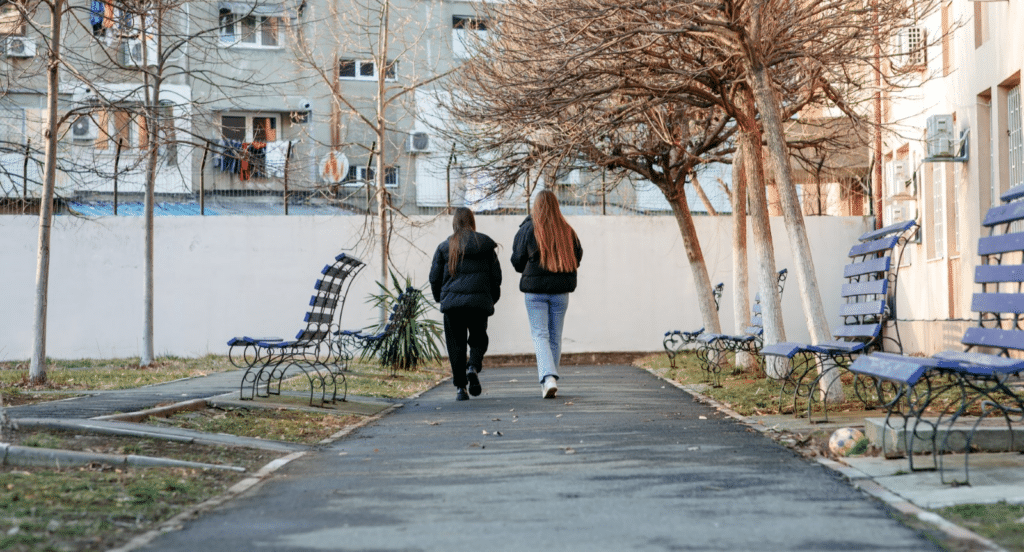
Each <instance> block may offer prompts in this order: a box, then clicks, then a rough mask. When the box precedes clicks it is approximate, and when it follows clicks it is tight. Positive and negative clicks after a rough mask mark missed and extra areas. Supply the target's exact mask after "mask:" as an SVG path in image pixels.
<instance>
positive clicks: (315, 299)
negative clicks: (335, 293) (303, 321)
mask: <svg viewBox="0 0 1024 552" xmlns="http://www.w3.org/2000/svg"><path fill="white" fill-rule="evenodd" d="M309 306H311V307H321V308H327V309H333V308H335V307H337V306H338V299H337V298H336V297H321V296H319V295H314V296H312V297H310V298H309Z"/></svg>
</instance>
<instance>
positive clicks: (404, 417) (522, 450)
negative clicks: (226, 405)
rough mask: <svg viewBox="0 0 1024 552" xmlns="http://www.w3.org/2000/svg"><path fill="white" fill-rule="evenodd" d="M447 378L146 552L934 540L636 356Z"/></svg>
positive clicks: (759, 546) (788, 546) (878, 545)
mask: <svg viewBox="0 0 1024 552" xmlns="http://www.w3.org/2000/svg"><path fill="white" fill-rule="evenodd" d="M563 376H564V377H563V379H562V381H561V391H560V393H559V397H558V399H555V400H542V399H541V398H540V386H539V385H537V383H536V373H535V369H534V368H504V369H492V370H487V371H485V372H484V373H483V374H482V377H481V379H482V381H483V384H484V394H483V395H482V396H480V397H477V398H474V399H472V400H470V401H467V402H455V401H454V391H453V389H452V387H451V386H450V385H442V386H440V387H438V388H437V389H434V390H432V391H429V392H427V393H426V394H424V395H423V396H422V397H420V398H419V399H416V400H414V401H410V402H409V403H408V404H406V406H405V407H404V408H400V409H398V410H397V411H395V412H394V413H392V414H390V415H388V416H385V417H384V418H382V419H380V420H379V421H377V422H376V423H374V424H371V425H369V426H367V427H364V428H361V429H359V430H358V431H356V432H355V433H353V434H351V435H349V436H348V437H346V438H344V439H342V440H340V441H337V442H335V443H334V444H333V445H331V446H329V447H326V448H324V449H322V450H319V451H317V452H314V453H311V454H306V455H305V456H303V457H302V458H299V459H298V460H295V461H293V462H291V463H289V464H287V465H286V466H284V467H283V468H281V469H280V470H279V471H277V472H276V473H275V475H274V476H272V477H271V478H270V479H268V480H267V481H266V482H264V483H263V484H261V485H259V486H257V487H255V488H254V489H251V490H250V491H248V492H247V493H245V494H243V495H242V496H241V497H239V498H238V499H236V500H233V501H230V502H228V503H227V504H224V505H223V506H221V507H220V508H218V509H215V510H212V511H208V512H204V513H203V514H202V515H201V516H199V518H198V519H196V520H194V521H191V522H188V523H186V524H185V526H184V527H183V528H182V529H181V530H179V531H172V532H170V533H166V534H164V535H162V536H160V537H158V538H157V539H155V540H153V541H152V542H150V543H149V544H148V545H146V546H144V547H143V548H142V549H143V550H167V551H180V550H216V551H217V552H229V551H234V550H238V551H246V552H251V551H252V550H275V551H278V550H296V551H297V550H302V551H311V550H360V551H369V550H373V551H388V550H394V551H413V550H428V551H429V550H445V551H462V550H465V551H474V552H477V551H482V550H487V551H492V550H572V551H603V550H608V551H622V550H728V551H743V550H758V551H763V550H779V551H795V550H801V551H804V550H807V551H810V550H822V551H832V550H914V551H918V550H938V548H937V547H936V546H935V545H933V544H932V543H931V542H929V541H928V540H927V539H925V538H924V537H923V536H922V535H921V534H919V533H918V532H916V531H914V530H911V529H909V528H907V527H905V526H903V525H901V524H900V523H899V522H897V521H895V520H894V519H892V518H891V517H890V515H889V512H888V511H887V510H886V508H885V507H884V506H883V505H882V504H881V503H880V502H877V501H875V500H873V499H871V498H868V497H867V496H866V495H865V494H863V493H861V492H859V491H856V490H854V489H853V488H852V487H851V486H850V485H849V484H847V483H846V482H845V481H843V480H842V479H841V478H840V477H839V476H838V475H837V474H836V473H835V472H832V471H830V470H828V469H826V468H824V467H822V466H821V465H819V464H817V463H812V462H808V461H806V460H803V459H801V458H799V457H797V456H796V455H794V454H793V453H792V452H791V451H789V450H788V449H786V448H784V447H782V446H780V445H777V444H776V443H774V442H772V441H771V440H770V439H768V438H766V437H765V436H763V435H761V434H760V433H758V432H755V431H752V430H751V429H749V428H748V427H747V426H746V425H744V424H741V423H738V422H737V421H735V420H733V419H730V418H727V417H725V416H724V415H723V414H721V413H719V412H718V411H716V410H714V409H712V408H711V407H708V406H706V405H702V404H700V403H697V402H696V401H694V400H693V399H692V398H691V396H690V395H689V394H687V393H685V392H684V391H682V390H680V389H677V388H675V387H673V386H671V385H668V384H666V383H665V382H663V381H661V380H659V379H657V378H655V377H654V376H652V375H650V374H648V373H647V372H644V371H642V370H638V369H636V368H632V367H628V366H600V367H593V366H587V367H565V368H563Z"/></svg>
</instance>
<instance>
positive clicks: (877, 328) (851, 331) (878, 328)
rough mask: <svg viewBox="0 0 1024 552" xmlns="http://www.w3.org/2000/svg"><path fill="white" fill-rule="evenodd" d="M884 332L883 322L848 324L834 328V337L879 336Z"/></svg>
mask: <svg viewBox="0 0 1024 552" xmlns="http://www.w3.org/2000/svg"><path fill="white" fill-rule="evenodd" d="M880 333H882V325H881V324H847V325H844V326H839V327H838V328H836V329H834V330H832V336H833V337H859V338H871V337H878V335H879V334H880Z"/></svg>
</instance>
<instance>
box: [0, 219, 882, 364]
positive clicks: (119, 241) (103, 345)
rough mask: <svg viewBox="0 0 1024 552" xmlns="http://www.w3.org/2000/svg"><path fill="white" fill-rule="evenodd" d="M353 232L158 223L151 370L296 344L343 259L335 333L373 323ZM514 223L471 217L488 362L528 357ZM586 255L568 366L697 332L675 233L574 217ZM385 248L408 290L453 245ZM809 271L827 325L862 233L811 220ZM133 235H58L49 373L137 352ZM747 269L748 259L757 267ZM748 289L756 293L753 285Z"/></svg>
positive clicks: (706, 223)
mask: <svg viewBox="0 0 1024 552" xmlns="http://www.w3.org/2000/svg"><path fill="white" fill-rule="evenodd" d="M364 222H365V219H364V218H363V217H361V216H342V217H284V216H279V217H266V216H265V217H181V218H178V217H160V218H158V219H157V220H156V257H155V264H156V276H155V282H156V290H155V291H156V315H155V327H156V334H155V349H156V353H157V354H158V355H168V354H173V355H178V356H197V355H203V354H206V353H224V352H226V350H227V347H226V345H225V343H226V341H227V340H228V339H229V338H230V337H232V336H235V335H254V334H261V335H278V336H280V337H291V336H293V335H294V334H295V332H296V331H298V330H299V329H300V322H301V320H302V316H303V314H304V312H305V305H306V304H307V301H308V298H309V295H310V294H311V292H312V286H313V283H314V282H315V281H316V278H317V275H318V274H319V271H320V269H321V268H322V267H323V265H324V264H325V263H326V262H327V261H328V260H330V259H332V258H333V256H334V255H336V254H337V253H339V252H342V251H345V252H348V253H350V254H353V255H355V256H357V257H359V258H362V259H364V260H366V261H367V262H368V263H369V264H370V266H369V267H368V268H367V269H366V270H364V271H363V272H362V273H361V274H360V275H359V276H358V278H357V280H356V282H355V285H354V286H353V288H352V291H351V293H350V295H349V300H348V303H347V305H346V308H345V313H344V320H345V326H346V327H350V328H360V327H364V326H366V325H368V324H370V323H371V322H372V321H373V320H375V317H376V313H375V311H374V310H372V309H371V308H370V307H369V306H368V305H366V304H365V301H366V298H367V296H368V294H370V293H372V292H374V291H375V289H376V285H375V284H374V281H375V280H377V279H379V275H380V268H379V266H380V265H379V264H378V263H377V260H378V258H379V254H378V253H376V252H375V250H374V249H373V244H372V243H368V242H367V239H366V236H367V235H368V234H371V233H370V232H368V231H366V230H364V228H363V224H364ZM520 222H521V217H518V216H516V217H507V216H479V217H478V219H477V225H478V228H479V230H480V231H481V232H484V233H486V234H489V235H490V236H491V237H493V238H494V239H495V240H496V241H497V242H498V243H499V244H501V250H500V252H499V255H500V257H501V259H502V263H503V264H502V268H503V270H504V277H505V281H504V283H503V286H502V293H503V297H502V299H501V301H500V302H499V303H498V305H497V312H496V313H495V316H494V317H493V318H492V319H491V323H490V335H491V348H490V352H491V353H495V354H502V353H531V352H532V344H531V342H530V338H529V331H528V327H527V321H526V312H525V307H524V306H523V301H522V295H521V294H520V293H519V291H518V289H519V288H518V283H519V278H518V274H516V273H515V272H514V271H513V269H512V266H511V264H510V263H509V262H508V259H509V257H510V256H511V253H512V251H511V247H512V238H513V236H514V235H515V232H516V230H517V228H518V226H519V223H520ZM772 222H773V235H774V236H775V241H776V244H777V247H776V250H777V259H778V260H777V262H778V266H779V267H780V268H783V267H790V268H792V261H791V255H790V252H789V247H788V245H787V242H786V238H785V236H786V233H785V231H784V228H783V225H782V220H781V219H778V218H776V219H773V221H772ZM570 223H571V224H572V225H573V226H574V227H575V228H576V230H577V232H578V234H579V236H580V239H581V240H582V241H583V246H584V249H585V252H584V257H583V262H582V265H581V267H580V278H579V280H580V285H579V289H578V290H577V291H576V293H574V294H573V295H572V298H571V300H570V307H569V314H568V318H567V321H566V328H565V336H564V351H565V352H567V353H572V352H615V351H655V350H660V349H661V339H662V336H663V334H664V332H665V331H666V330H672V329H684V330H687V329H696V328H698V327H700V325H701V323H700V315H699V313H698V312H697V308H696V303H695V301H694V290H693V284H692V278H691V276H690V270H689V267H688V265H687V264H686V259H685V254H684V251H683V247H682V242H681V239H680V237H679V231H678V227H677V226H676V223H675V220H674V219H673V218H672V217H635V216H631V217H598V216H587V217H571V218H570ZM405 224H406V226H405V227H404V228H400V229H399V230H398V232H397V235H398V236H399V237H398V238H396V239H395V240H394V249H395V254H394V256H393V262H394V263H395V264H396V265H397V266H398V267H402V268H401V269H402V270H403V271H404V272H406V273H408V275H409V276H411V277H412V278H413V280H414V283H416V284H417V285H424V284H426V278H427V273H428V270H429V264H430V259H431V257H432V255H433V252H434V249H435V248H436V247H437V245H438V244H439V243H440V242H441V241H442V240H443V239H445V238H446V237H447V235H448V234H449V232H450V219H449V218H448V217H442V218H441V219H437V220H434V219H430V218H427V217H421V218H414V219H413V220H411V221H408V222H407V223H405ZM37 225H38V219H36V218H35V217H28V216H6V217H0V236H2V244H0V281H2V282H3V290H4V294H3V298H2V299H0V312H2V313H3V316H2V317H0V360H23V359H27V358H29V356H30V355H31V350H32V349H31V343H32V312H33V296H34V289H35V266H36V241H37V235H38V228H37ZM807 225H808V234H809V236H810V239H811V246H812V247H813V248H814V251H815V252H816V255H815V269H816V270H817V272H818V274H819V282H820V286H821V289H822V293H823V295H824V297H823V299H824V300H825V303H826V310H827V312H828V313H829V315H830V320H835V319H836V312H837V311H838V306H839V300H838V294H839V279H840V278H841V274H842V266H843V265H844V264H845V254H846V251H847V250H848V249H849V247H850V245H852V244H853V243H854V241H855V240H856V237H857V236H858V235H860V234H861V233H863V232H864V231H866V230H867V229H868V227H869V225H870V219H866V218H861V217H843V218H838V217H809V218H807ZM697 228H698V233H699V235H700V239H701V242H702V244H703V245H704V252H705V256H706V258H707V262H708V268H709V270H710V272H711V279H712V282H716V283H717V282H720V281H724V282H726V294H725V297H724V300H723V304H722V309H721V313H722V323H723V327H724V328H732V327H733V322H732V320H731V315H730V313H731V312H732V308H731V295H730V291H729V288H730V287H731V262H730V258H731V257H730V252H729V246H730V243H731V238H730V234H731V225H730V219H728V218H725V217H700V218H698V219H697ZM142 240H143V224H142V219H141V218H131V217H108V218H102V219H98V220H83V219H75V218H71V217H59V218H57V219H55V222H54V228H53V240H52V261H51V265H50V293H49V316H48V332H47V353H48V355H49V356H51V357H54V358H95V357H119V356H137V355H138V354H139V349H140V346H141V342H142V335H141V328H142V315H143V307H142V298H143V297H142V296H143V294H142V284H143V271H142V268H143V241H142ZM753 262H754V260H753V258H752V263H753ZM751 280H752V281H756V278H751ZM782 302H783V306H784V309H785V320H786V333H787V337H788V338H789V339H790V340H806V339H807V338H808V334H807V330H806V327H805V324H804V317H803V314H802V312H803V311H802V307H801V304H800V298H799V292H798V291H797V285H796V280H795V278H791V279H790V280H789V283H788V285H787V289H786V293H785V295H784V296H783V301H782Z"/></svg>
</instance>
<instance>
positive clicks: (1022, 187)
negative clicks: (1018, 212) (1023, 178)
mask: <svg viewBox="0 0 1024 552" xmlns="http://www.w3.org/2000/svg"><path fill="white" fill-rule="evenodd" d="M1021 198H1024V184H1018V185H1017V186H1014V187H1012V188H1010V189H1009V190H1007V191H1006V193H1005V194H1003V195H1002V197H1001V198H1000V199H1002V200H1003V202H1005V203H1009V202H1011V201H1013V200H1015V199H1021Z"/></svg>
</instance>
